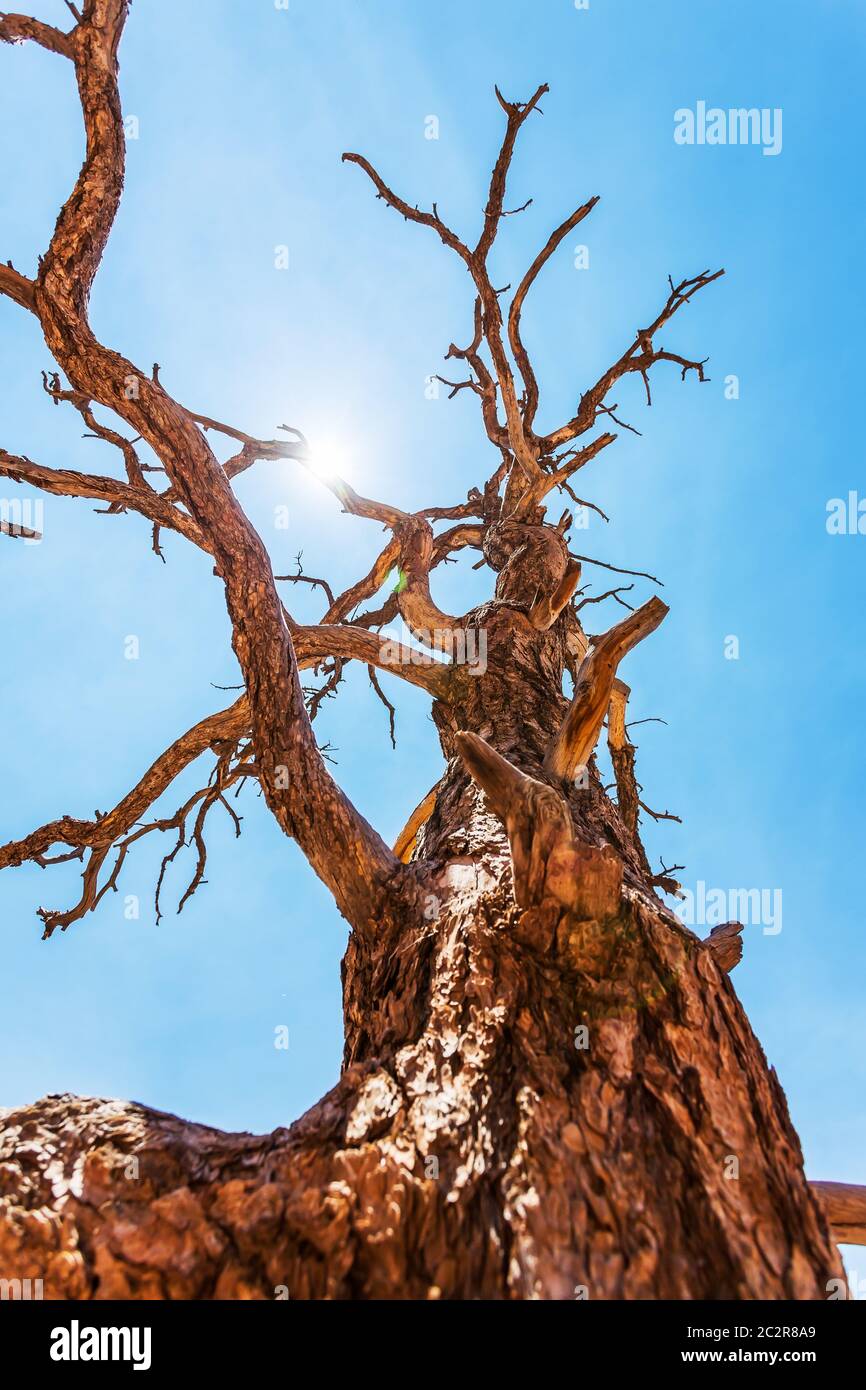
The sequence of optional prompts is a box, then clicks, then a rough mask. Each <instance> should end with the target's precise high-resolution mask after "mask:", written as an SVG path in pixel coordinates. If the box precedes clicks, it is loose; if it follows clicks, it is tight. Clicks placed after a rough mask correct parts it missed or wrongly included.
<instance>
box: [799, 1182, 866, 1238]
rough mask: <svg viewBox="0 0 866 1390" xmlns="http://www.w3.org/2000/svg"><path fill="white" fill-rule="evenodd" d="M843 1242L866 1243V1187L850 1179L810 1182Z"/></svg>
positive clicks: (836, 1236) (834, 1236)
mask: <svg viewBox="0 0 866 1390" xmlns="http://www.w3.org/2000/svg"><path fill="white" fill-rule="evenodd" d="M809 1186H810V1187H811V1189H812V1191H813V1192H814V1194H815V1196H816V1197H817V1198H818V1201H819V1202H820V1203H821V1205H822V1207H823V1208H824V1211H825V1212H826V1215H827V1220H828V1221H829V1223H830V1230H831V1232H832V1235H833V1239H834V1240H835V1241H838V1243H839V1244H840V1245H866V1187H858V1186H856V1185H855V1184H854V1183H850V1182H810V1183H809Z"/></svg>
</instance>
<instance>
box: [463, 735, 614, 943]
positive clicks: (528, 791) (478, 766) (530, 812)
mask: <svg viewBox="0 0 866 1390" xmlns="http://www.w3.org/2000/svg"><path fill="white" fill-rule="evenodd" d="M456 742H457V748H458V751H459V753H460V757H461V758H462V760H463V762H464V763H465V765H466V767H467V769H468V771H469V773H470V775H471V777H472V779H473V781H475V782H476V783H477V784H478V786H479V787H480V788H481V790H482V791H483V792H484V794H485V796H486V797H487V800H488V801H489V803H490V806H491V809H492V810H493V811H494V813H495V814H496V815H497V816H498V818H499V819H500V820H501V821H502V823H503V825H504V826H505V830H506V833H507V835H508V843H509V845H510V847H511V866H512V871H513V876H514V896H515V899H516V901H517V903H518V905H519V906H520V907H524V908H527V907H534V906H538V905H539V904H540V903H542V902H543V901H544V900H545V899H548V898H550V899H553V900H554V901H557V902H559V903H560V904H561V906H563V907H566V908H568V909H569V910H570V911H571V912H573V913H574V915H575V916H577V917H579V918H593V919H601V918H604V917H607V916H609V915H610V914H611V913H613V912H614V911H615V910H616V908H617V906H618V905H619V899H620V889H621V886H622V864H621V862H620V860H619V859H618V858H617V856H616V855H615V854H614V853H613V851H612V850H611V848H610V846H607V845H606V846H605V847H604V849H601V850H598V849H594V848H593V847H592V846H591V845H587V844H584V843H582V842H581V841H578V840H575V839H574V835H573V832H572V823H571V816H570V814H569V811H568V806H567V805H566V803H565V800H564V799H563V797H561V796H560V794H559V793H558V792H556V791H554V789H553V788H552V787H549V786H548V785H547V784H546V783H544V782H539V781H537V780H536V779H535V778H534V777H528V776H527V775H526V773H524V772H521V771H520V770H519V769H518V768H516V767H515V766H514V765H513V763H510V762H509V761H508V759H507V758H503V757H502V755H501V754H500V753H497V751H496V750H495V749H494V748H491V747H490V745H489V744H488V743H486V742H485V740H484V739H483V738H479V737H478V735H477V734H472V733H458V734H457V735H456Z"/></svg>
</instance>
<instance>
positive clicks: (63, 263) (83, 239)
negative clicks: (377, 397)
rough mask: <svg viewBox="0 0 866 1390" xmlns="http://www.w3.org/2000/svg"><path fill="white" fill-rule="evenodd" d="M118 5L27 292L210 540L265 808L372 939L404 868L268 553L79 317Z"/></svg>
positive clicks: (209, 465) (95, 215)
mask: <svg viewBox="0 0 866 1390" xmlns="http://www.w3.org/2000/svg"><path fill="white" fill-rule="evenodd" d="M127 10H128V3H127V0H89V3H88V5H87V8H86V10H85V12H84V16H83V18H82V21H81V22H80V23H79V25H78V26H77V28H76V29H75V30H74V31H73V35H72V38H71V42H72V47H73V54H74V60H75V68H76V75H77V79H78V87H79V93H80V98H81V107H82V113H83V116H84V125H85V134H86V156H85V161H84V165H83V167H82V170H81V173H80V174H79V176H78V179H77V181H76V184H75V188H74V190H73V192H72V194H71V195H70V197H69V198H68V200H67V202H66V203H65V205H64V207H63V209H62V211H61V213H60V216H59V218H58V221H57V225H56V227H55V230H54V234H53V236H52V238H51V243H50V245H49V248H48V251H47V253H46V255H45V256H44V258H43V260H42V263H41V267H40V272H39V276H38V279H37V282H36V287H35V299H36V310H37V313H38V315H39V318H40V321H41V323H42V328H43V331H44V334H45V339H46V343H47V345H48V347H49V349H50V350H51V352H52V353H53V355H54V357H55V359H56V361H57V362H58V364H59V365H60V367H61V368H62V370H63V371H64V372H65V374H66V376H67V378H68V380H69V382H70V384H71V386H72V388H73V390H75V391H77V392H80V393H81V394H83V395H86V396H87V397H88V398H89V399H91V400H93V401H96V402H98V403H99V404H101V405H104V406H107V407H109V408H110V409H113V410H114V411H115V412H116V413H117V414H118V415H120V417H121V418H122V419H124V420H125V421H126V422H127V424H129V425H131V426H132V428H133V429H134V431H135V433H136V435H140V436H141V437H143V438H144V439H145V440H146V442H147V443H148V444H149V445H150V446H151V447H152V448H153V450H154V451H155V453H156V455H157V457H158V458H159V461H160V463H161V464H162V465H163V467H164V468H165V471H166V474H167V476H168V480H169V483H170V485H171V491H172V497H173V498H176V499H177V500H178V501H179V502H180V503H181V504H182V505H183V506H184V507H185V508H186V509H187V510H188V512H189V513H190V516H191V517H192V519H193V521H194V522H195V523H196V525H197V526H198V527H199V529H200V530H201V532H202V534H203V535H204V536H205V537H206V543H207V545H208V548H209V549H211V551H212V553H213V555H214V559H215V562H216V569H217V572H218V573H219V574H220V576H221V577H222V579H223V581H224V583H225V590H226V603H227V607H228V611H229V616H230V618H231V622H232V631H233V644H234V648H235V652H236V654H237V657H238V660H239V662H240V666H241V670H242V672H243V675H244V680H245V683H246V687H247V691H248V695H249V701H250V710H251V721H252V735H253V743H254V746H255V750H256V760H257V766H258V769H259V775H260V780H261V784H262V787H263V791H264V795H265V798H266V800H267V803H268V805H269V806H270V808H271V810H272V811H273V813H274V815H275V817H276V819H277V821H278V823H279V824H280V825H281V826H282V828H283V829H284V830H285V831H286V832H287V834H289V835H291V836H292V837H293V838H294V839H296V840H297V841H298V843H299V844H300V845H301V848H302V849H303V851H304V853H305V854H306V856H307V858H308V859H309V861H310V863H311V864H312V866H313V868H314V869H315V870H316V872H317V873H318V874H319V876H320V877H321V878H322V879H323V881H324V882H325V883H326V884H327V885H328V887H329V888H330V889H331V891H332V892H333V894H334V897H335V899H336V901H337V904H338V906H339V908H340V910H341V911H342V912H343V913H344V914H345V915H346V916H347V917H348V918H349V920H350V921H351V922H353V924H354V925H357V926H359V927H360V928H362V929H365V930H366V929H368V928H370V929H372V928H373V927H374V924H375V922H376V920H377V917H378V916H379V912H380V907H381V895H382V893H383V892H384V891H385V889H386V886H387V885H391V886H393V885H394V877H395V874H396V873H397V871H398V870H399V868H400V866H399V864H398V861H397V860H396V859H395V857H394V856H393V855H392V853H391V851H390V850H389V849H388V848H387V846H386V845H385V844H384V842H383V841H382V840H381V838H380V837H379V836H378V835H376V833H375V832H374V831H373V830H372V828H371V827H370V826H369V825H368V824H367V822H366V821H365V820H364V819H363V817H361V816H360V815H359V813H358V812H357V810H356V809H355V808H354V807H353V806H352V805H351V803H350V802H349V801H348V800H347V798H346V797H345V796H344V795H343V793H342V792H341V791H340V789H339V788H338V787H337V786H336V785H335V783H334V782H333V779H332V778H331V776H330V774H329V773H328V771H327V769H326V768H325V765H324V763H323V761H322V758H321V755H320V753H319V750H318V748H317V746H316V741H315V738H314V736H313V732H312V728H311V726H310V721H309V717H308V715H307V711H306V709H305V707H304V701H303V695H302V692H301V689H300V684H299V681H298V672H297V665H296V662H295V657H294V652H293V648H292V642H291V638H290V636H289V631H288V628H287V626H286V622H285V620H284V611H283V607H282V603H281V601H280V598H279V595H278V593H277V589H276V584H275V581H274V578H273V573H272V570H271V565H270V561H269V559H268V556H267V552H266V550H265V547H264V545H263V543H262V541H261V539H260V537H259V536H258V535H257V534H256V532H255V530H254V528H253V527H252V525H251V524H250V522H249V521H248V519H247V517H246V516H245V515H244V513H243V511H242V509H241V508H240V506H239V504H238V503H237V501H236V499H235V497H234V494H233V492H232V490H231V485H230V481H229V479H228V478H227V477H226V474H225V472H224V470H223V468H222V467H221V465H220V464H219V463H218V461H217V460H216V458H215V457H214V454H213V452H212V451H211V449H210V447H209V445H208V443H207V441H206V440H205V438H204V436H203V434H202V432H201V430H200V429H199V426H198V424H197V423H196V422H195V421H194V420H193V419H192V418H191V417H190V415H189V414H188V412H187V411H185V410H184V408H183V407H182V406H181V405H179V403H178V402H176V401H174V400H173V399H172V397H171V396H170V395H169V394H168V393H167V392H166V391H165V390H164V388H163V387H162V385H161V384H160V382H159V379H158V373H157V372H154V373H153V374H152V376H148V375H147V374H145V373H143V372H141V371H140V370H138V369H137V368H136V367H135V366H134V365H133V364H132V363H131V362H129V361H128V360H127V359H125V358H123V357H122V356H120V355H119V354H118V353H115V352H112V351H111V350H109V349H107V348H105V347H103V345H102V344H100V343H99V342H98V341H97V340H96V338H95V337H94V335H93V333H92V331H91V329H90V326H89V323H88V320H87V303H88V297H89V292H90V287H91V284H92V282H93V277H94V275H95V274H96V270H97V267H98V265H99V262H100V259H101V256H102V252H103V249H104V247H105V244H106V241H107V239H108V235H109V233H110V230H111V226H112V224H113V221H114V216H115V213H116V210H117V206H118V202H119V199H120V194H121V190H122V186H123V162H124V135H123V121H122V115H121V107H120V99H119V95H118V88H117V48H118V44H119V41H120V37H121V33H122V31H123V26H124V23H125V20H126V15H127Z"/></svg>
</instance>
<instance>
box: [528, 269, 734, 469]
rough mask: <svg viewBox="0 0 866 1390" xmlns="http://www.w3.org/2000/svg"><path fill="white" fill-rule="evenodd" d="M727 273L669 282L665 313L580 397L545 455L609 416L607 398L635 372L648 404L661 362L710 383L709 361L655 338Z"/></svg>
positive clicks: (549, 438) (545, 445)
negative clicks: (655, 342)
mask: <svg viewBox="0 0 866 1390" xmlns="http://www.w3.org/2000/svg"><path fill="white" fill-rule="evenodd" d="M724 273H725V272H724V270H717V271H715V272H714V273H713V274H710V272H709V271H708V270H704V271H701V273H700V275H695V276H694V277H693V278H692V279H686V280H681V281H680V283H679V284H678V285H675V284H674V283H673V281H672V280H669V284H670V293H669V295H668V297H667V300H666V301H665V304H664V306H663V308H662V309H661V311H660V312H659V313H658V314H657V315H656V317H655V319H653V321H652V323H651V324H650V325H649V327H648V328H639V329H638V331H637V333H636V334H635V337H634V341H633V342H632V343H631V344H630V346H629V347H627V348H626V350H625V352H624V353H623V354H622V356H621V357H619V358H618V359H617V360H616V362H614V364H613V366H612V367H608V369H607V371H606V372H604V373H603V375H602V376H600V377H599V379H598V381H597V382H596V383H595V385H594V386H592V387H590V389H589V390H588V391H585V392H584V394H583V395H582V396H581V398H580V403H579V405H578V408H577V413H576V414H575V415H574V416H573V417H572V419H571V420H569V421H568V422H567V424H565V425H562V426H561V427H560V428H559V429H557V430H553V431H552V432H551V433H550V434H548V435H545V436H544V438H543V439H542V441H541V445H542V449H543V452H544V453H545V454H552V453H554V452H555V451H556V450H557V449H559V448H561V447H562V445H563V444H567V443H568V442H569V440H572V439H575V438H576V437H577V436H578V435H580V434H584V433H585V432H586V431H587V430H588V429H591V428H592V426H593V425H594V424H595V422H596V420H597V419H598V416H599V414H601V413H609V412H605V411H604V410H603V407H604V400H605V397H606V396H607V394H608V392H609V391H610V390H611V388H612V387H613V386H614V385H615V384H616V382H617V381H620V380H621V379H622V378H623V377H624V376H627V375H628V374H629V373H631V372H639V373H640V375H641V377H642V378H643V381H644V385H645V387H646V392H647V404H648V405H651V404H652V401H651V398H650V392H649V371H650V369H651V368H652V367H654V366H655V364H656V363H657V362H676V363H677V365H678V366H679V367H680V368H681V370H682V376H683V379H685V376H686V373H687V372H689V371H693V372H694V373H695V375H696V376H697V378H698V380H699V381H706V376H705V375H704V366H705V365H706V359H704V360H703V361H692V360H691V359H689V358H686V357H680V356H678V355H677V354H676V353H672V352H668V351H666V350H665V349H664V348H659V349H656V348H655V347H654V346H653V338H654V337H655V336H656V334H657V333H658V332H660V330H661V329H662V328H663V327H664V326H665V324H667V323H669V322H670V320H671V319H672V318H673V316H674V314H676V313H677V311H678V310H679V309H681V308H682V306H683V305H684V304H688V303H689V302H690V301H691V300H692V299H693V298H694V296H695V295H696V294H697V293H698V292H699V291H700V290H702V289H705V288H706V286H707V285H711V284H712V283H713V281H714V280H718V279H719V277H720V276H721V275H724Z"/></svg>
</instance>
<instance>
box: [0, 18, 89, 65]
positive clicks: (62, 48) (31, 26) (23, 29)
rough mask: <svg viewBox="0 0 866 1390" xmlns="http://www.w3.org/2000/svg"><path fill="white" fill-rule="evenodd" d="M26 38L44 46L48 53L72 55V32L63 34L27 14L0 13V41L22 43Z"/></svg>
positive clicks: (63, 55) (68, 56)
mask: <svg viewBox="0 0 866 1390" xmlns="http://www.w3.org/2000/svg"><path fill="white" fill-rule="evenodd" d="M73 32H74V31H73ZM28 39H29V40H31V41H32V42H33V43H38V44H39V46H40V47H41V48H46V49H47V50H48V52H49V53H59V54H60V55H61V56H62V57H64V58H71V57H72V54H73V48H72V34H64V33H63V31H62V30H60V29H55V28H54V27H53V25H51V24H43V23H42V21H41V20H39V19H31V18H30V16H29V15H23V14H0V43H24V42H26V41H27V40H28Z"/></svg>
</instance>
